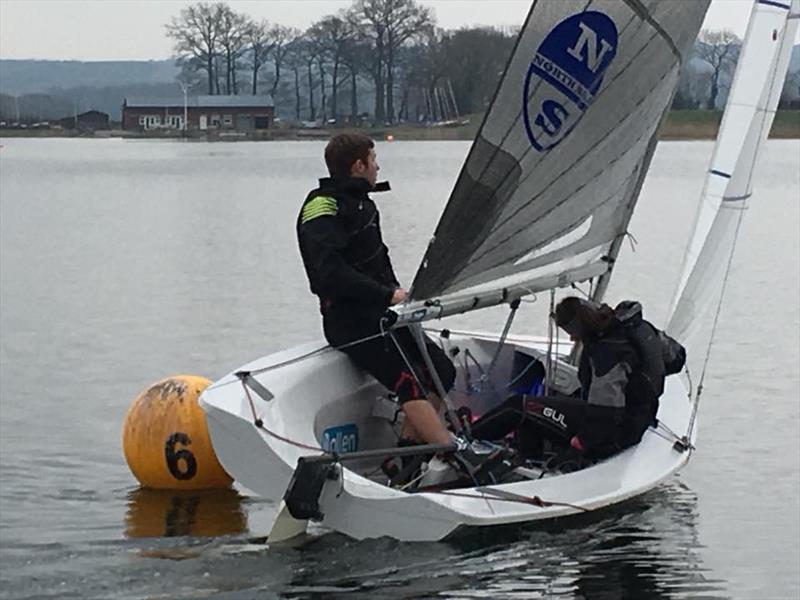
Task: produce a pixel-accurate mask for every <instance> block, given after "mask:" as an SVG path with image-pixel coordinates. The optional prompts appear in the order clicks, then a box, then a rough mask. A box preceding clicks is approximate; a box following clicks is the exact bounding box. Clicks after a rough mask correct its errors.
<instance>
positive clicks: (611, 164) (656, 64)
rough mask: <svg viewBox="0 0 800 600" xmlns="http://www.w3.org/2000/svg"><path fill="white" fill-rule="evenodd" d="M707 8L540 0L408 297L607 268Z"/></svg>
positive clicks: (703, 1)
mask: <svg viewBox="0 0 800 600" xmlns="http://www.w3.org/2000/svg"><path fill="white" fill-rule="evenodd" d="M707 6H708V0H700V1H699V2H691V3H675V2H670V1H669V0H650V1H644V0H631V1H626V2H619V1H618V0H591V1H589V2H586V1H581V2H578V1H576V0H560V1H559V2H536V3H534V5H533V6H532V8H531V11H530V13H529V14H528V18H527V20H526V26H525V27H524V28H523V30H522V31H521V32H520V36H519V38H518V40H517V44H516V46H515V50H514V52H513V54H512V56H511V57H510V59H509V62H508V65H507V68H506V72H505V75H504V77H503V80H502V82H501V84H500V86H499V87H498V90H497V92H496V94H495V97H494V100H493V102H492V105H491V106H490V108H489V111H488V112H487V114H486V117H485V119H484V121H483V123H482V125H481V128H480V130H479V134H478V136H477V138H476V140H475V143H474V144H473V146H472V148H471V149H470V152H469V154H468V156H467V159H466V161H465V163H464V167H463V168H462V171H461V173H460V174H459V177H458V179H457V181H456V184H455V186H454V188H453V191H452V193H451V197H450V201H449V202H448V204H447V206H446V208H445V211H444V213H443V215H442V218H441V220H440V222H439V225H438V226H437V228H436V232H435V234H434V238H433V239H432V241H431V243H430V245H429V247H428V250H427V252H426V255H425V257H424V259H423V262H422V265H421V266H420V269H419V270H418V272H417V275H416V277H415V279H414V283H413V285H412V290H411V294H412V298H413V299H415V300H420V301H424V300H437V301H440V300H441V298H443V297H454V296H455V295H459V294H461V293H463V292H466V291H469V290H474V289H480V290H487V291H492V290H501V289H504V288H505V287H507V286H508V285H510V284H509V282H512V283H513V282H515V281H521V280H523V279H525V280H527V279H528V275H527V274H529V273H530V272H531V270H537V269H543V268H546V269H547V271H548V273H549V272H551V271H552V272H553V273H555V274H556V275H557V274H558V273H559V272H564V273H566V272H567V271H569V272H573V271H574V270H575V269H576V268H579V267H587V268H588V271H591V272H592V273H602V272H604V271H605V270H607V269H608V262H607V261H605V260H604V258H603V257H604V256H605V255H606V254H607V252H608V250H609V248H610V247H611V245H612V244H613V243H614V241H615V240H616V239H617V238H618V237H619V235H621V234H623V233H624V230H625V228H626V227H627V220H628V218H629V216H630V211H629V210H628V208H630V207H631V206H632V203H633V204H635V195H636V194H638V190H639V188H640V187H641V186H640V185H639V183H640V180H641V178H642V177H643V175H644V173H645V172H646V170H647V168H648V166H649V160H643V157H644V156H645V155H646V154H648V149H650V147H651V142H652V140H653V139H654V137H655V135H656V134H657V129H658V126H659V123H660V121H661V119H662V117H663V114H664V112H665V110H666V109H667V107H668V105H669V101H670V99H671V97H672V94H673V91H674V88H675V85H676V84H677V79H678V73H679V69H680V63H681V61H682V59H683V57H684V56H685V55H686V52H687V50H688V48H689V47H690V45H691V43H692V42H693V41H694V39H695V37H696V35H697V31H698V30H699V28H700V25H701V23H702V20H703V17H704V15H705V11H706V9H707ZM590 217H591V220H590ZM587 223H588V225H587ZM590 249H591V250H592V251H591V252H589V250H590ZM576 257H581V258H580V261H582V262H580V264H576V262H575V261H576ZM567 278H568V277H566V278H563V279H567ZM520 285H521V284H520Z"/></svg>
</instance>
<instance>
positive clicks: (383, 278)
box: [297, 133, 455, 444]
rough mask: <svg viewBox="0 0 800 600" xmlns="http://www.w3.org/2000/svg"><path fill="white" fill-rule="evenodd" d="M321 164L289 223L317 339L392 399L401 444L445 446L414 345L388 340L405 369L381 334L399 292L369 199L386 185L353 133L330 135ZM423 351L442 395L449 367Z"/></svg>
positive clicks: (434, 351) (402, 336) (367, 144)
mask: <svg viewBox="0 0 800 600" xmlns="http://www.w3.org/2000/svg"><path fill="white" fill-rule="evenodd" d="M325 163H326V165H327V167H328V172H329V174H330V177H327V178H324V179H320V181H319V187H317V188H316V189H314V190H313V191H311V192H310V193H309V194H308V196H307V197H306V199H305V201H304V202H303V206H302V208H301V209H300V214H299V216H298V218H297V237H298V242H299V245H300V254H301V255H302V258H303V264H304V266H305V270H306V274H307V275H308V280H309V283H310V285H311V291H312V292H313V293H314V294H316V295H317V296H318V297H319V301H320V311H321V313H322V325H323V331H324V333H325V338H326V339H327V341H328V342H329V343H330V344H331V345H332V346H334V347H336V348H339V349H340V350H342V351H343V352H344V353H346V354H347V355H348V356H349V357H350V358H351V359H352V360H353V362H354V363H355V364H356V365H357V366H359V367H361V368H362V369H364V370H365V371H367V372H368V373H370V374H371V375H373V376H374V377H375V378H376V379H377V380H378V381H380V382H381V383H382V384H383V385H384V386H385V387H386V388H388V389H389V390H391V391H392V392H393V393H394V394H396V395H397V397H398V400H399V402H400V403H401V407H402V410H403V412H404V413H405V417H406V418H405V420H404V425H403V431H402V434H401V435H402V437H403V438H404V439H407V440H411V441H416V442H424V443H431V444H449V443H451V442H452V437H451V435H450V433H449V432H448V431H447V429H446V428H445V427H444V425H443V423H442V421H441V419H440V418H439V415H438V412H437V410H436V408H434V404H432V402H435V401H437V398H435V397H434V395H433V393H432V392H434V391H435V388H434V386H433V383H432V381H431V379H432V378H431V376H430V373H429V372H428V369H427V368H426V366H425V363H424V360H423V357H422V355H421V353H420V351H419V348H418V346H417V344H416V342H415V341H414V340H413V338H412V336H411V334H410V332H409V331H408V330H407V329H403V328H400V329H397V330H395V331H394V332H393V334H394V337H395V340H396V341H397V343H399V344H400V345H401V347H402V349H403V353H404V354H405V355H406V358H408V359H409V361H410V363H411V365H409V364H407V363H406V361H405V360H404V359H403V356H402V355H401V353H400V352H399V351H398V349H397V347H396V345H395V342H394V341H393V340H392V338H391V337H390V336H389V335H385V331H384V329H383V328H382V326H381V319H382V318H383V316H384V315H385V312H386V309H387V308H388V307H389V306H390V305H395V304H398V303H400V302H403V301H404V300H405V299H406V298H407V292H406V290H405V289H403V288H402V287H401V286H400V284H399V282H398V281H397V277H396V276H395V273H394V269H393V268H392V263H391V261H390V259H389V251H388V249H387V247H386V245H385V244H384V243H383V238H382V236H381V228H380V216H379V214H378V209H377V207H376V206H375V203H374V202H373V201H372V199H371V198H370V196H369V194H370V192H378V191H385V190H388V189H389V184H388V183H386V182H383V183H377V177H378V171H379V169H380V167H379V166H378V163H377V160H376V155H375V147H374V143H373V142H372V140H371V139H370V138H368V137H367V136H364V135H361V134H358V133H340V134H337V135H335V136H334V137H333V138H331V140H330V141H329V142H328V145H327V146H326V148H325ZM426 345H427V348H428V352H429V354H430V357H431V359H432V361H433V363H434V365H435V367H436V370H437V373H438V375H439V378H440V380H441V382H442V384H443V386H444V388H445V391H447V390H449V389H450V387H452V385H453V381H454V379H455V369H454V367H453V364H452V362H451V361H450V360H449V359H448V358H447V356H446V355H445V354H444V352H443V351H442V350H441V348H439V346H438V345H436V344H435V343H433V342H432V341H431V340H428V341H427V344H426ZM420 383H422V384H423V385H420ZM423 386H424V388H423Z"/></svg>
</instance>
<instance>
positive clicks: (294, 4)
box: [0, 0, 752, 60]
mask: <svg viewBox="0 0 800 600" xmlns="http://www.w3.org/2000/svg"><path fill="white" fill-rule="evenodd" d="M673 1H676V2H692V1H693V0H673ZM420 2H421V4H424V5H426V6H430V7H432V8H433V9H434V10H435V12H436V17H437V22H438V24H439V26H440V27H444V28H447V29H455V28H458V27H461V26H470V25H495V26H502V25H519V24H520V23H522V21H523V20H524V18H525V15H526V14H527V11H528V8H529V7H530V0H491V1H487V0H420ZM193 3H194V2H191V1H188V0H0V58H36V59H53V60H59V59H60V60H67V59H76V60H146V59H161V58H168V57H169V56H170V54H171V44H170V40H168V39H167V38H166V36H165V35H164V24H165V23H167V22H168V21H169V19H170V17H172V16H174V15H177V14H178V13H179V12H180V10H181V8H183V7H185V6H188V5H189V4H193ZM228 4H230V5H231V7H233V8H234V9H235V10H237V11H240V12H243V13H246V14H248V15H250V16H251V17H252V18H254V19H256V20H260V19H267V20H269V21H271V22H274V23H281V24H283V25H289V26H293V27H298V28H300V29H305V28H306V27H308V26H309V25H310V24H311V23H312V22H314V21H316V20H318V19H319V18H321V17H323V16H325V15H329V14H333V13H335V12H337V11H338V10H339V9H342V8H347V7H348V6H350V5H351V4H352V2H351V1H350V0H230V1H229V2H228ZM751 6H752V0H712V3H711V8H710V9H709V11H708V15H707V17H706V22H705V24H704V27H708V28H712V29H723V28H726V29H731V30H733V31H734V32H735V33H736V34H737V35H739V36H740V37H741V36H743V35H744V32H745V27H746V25H747V17H748V15H749V12H750V8H751Z"/></svg>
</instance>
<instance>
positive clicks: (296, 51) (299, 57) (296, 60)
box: [284, 38, 305, 121]
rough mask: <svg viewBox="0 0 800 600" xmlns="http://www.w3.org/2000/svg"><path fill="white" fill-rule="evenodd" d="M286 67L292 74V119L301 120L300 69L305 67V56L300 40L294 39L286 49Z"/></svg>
mask: <svg viewBox="0 0 800 600" xmlns="http://www.w3.org/2000/svg"><path fill="white" fill-rule="evenodd" d="M284 62H285V63H286V66H287V67H288V68H289V69H291V70H292V73H294V118H295V119H296V120H298V121H299V120H300V119H301V114H300V106H301V103H302V97H301V95H300V69H302V68H303V67H304V66H305V55H304V53H303V49H302V39H301V38H296V39H295V40H294V41H293V42H292V43H291V44H288V45H287V47H286V52H285V55H284Z"/></svg>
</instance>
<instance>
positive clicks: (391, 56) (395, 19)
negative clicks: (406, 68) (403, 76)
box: [386, 0, 434, 122]
mask: <svg viewBox="0 0 800 600" xmlns="http://www.w3.org/2000/svg"><path fill="white" fill-rule="evenodd" d="M387 5H390V6H388V9H389V10H387V12H386V39H387V49H386V113H387V116H388V117H389V121H391V122H394V119H395V111H394V75H395V57H396V56H397V52H398V49H399V48H401V47H402V46H403V44H405V43H406V42H407V41H408V40H409V39H411V38H412V37H421V36H422V35H424V34H425V33H426V32H427V31H430V30H432V29H433V24H434V20H433V15H432V13H431V10H430V9H429V8H427V7H423V6H419V5H417V3H416V2H415V0H387Z"/></svg>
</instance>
